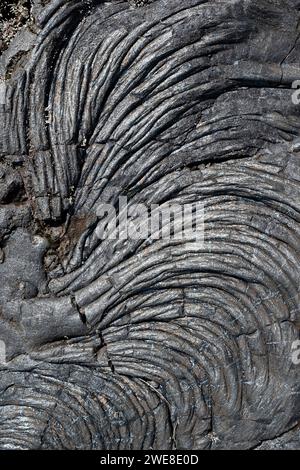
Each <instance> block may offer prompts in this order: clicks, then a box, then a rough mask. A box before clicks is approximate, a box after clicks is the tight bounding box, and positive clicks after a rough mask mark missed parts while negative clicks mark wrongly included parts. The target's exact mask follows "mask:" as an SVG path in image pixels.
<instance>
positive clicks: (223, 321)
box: [0, 0, 300, 449]
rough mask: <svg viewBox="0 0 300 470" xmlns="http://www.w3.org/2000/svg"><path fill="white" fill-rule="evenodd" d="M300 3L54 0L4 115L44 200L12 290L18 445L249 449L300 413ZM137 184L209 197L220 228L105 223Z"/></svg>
mask: <svg viewBox="0 0 300 470" xmlns="http://www.w3.org/2000/svg"><path fill="white" fill-rule="evenodd" d="M298 3H299V2H298V1H296V0H281V1H276V2H275V1H274V0H272V1H271V0H270V1H269V0H224V1H219V0H218V1H217V0H185V1H184V2H182V0H172V1H169V0H168V1H167V0H157V1H154V2H153V3H151V4H149V5H145V6H142V7H141V8H134V7H133V6H132V5H129V4H128V2H126V1H118V2H117V1H115V2H110V3H103V2H101V1H94V2H92V1H91V2H84V1H78V0H71V1H60V0H59V1H52V2H50V4H49V5H48V7H46V8H44V10H43V13H42V14H40V16H39V18H38V20H37V24H38V25H39V32H38V34H37V36H36V41H35V43H34V46H33V47H32V48H31V49H29V50H28V51H27V52H26V60H25V62H24V63H23V65H22V66H21V67H16V68H15V69H14V70H13V71H12V73H11V76H10V77H9V78H8V86H7V95H8V99H7V101H6V103H7V104H6V110H5V113H4V114H3V122H4V136H5V139H3V141H4V143H3V150H2V155H3V158H5V159H6V161H9V159H10V158H14V159H15V158H16V156H20V158H21V157H22V159H23V163H21V166H22V175H23V178H24V182H25V191H26V194H27V196H28V197H27V198H26V200H25V201H24V202H23V206H24V207H23V209H22V210H24V211H25V209H26V208H27V209H28V210H30V214H31V215H29V216H28V217H27V219H28V221H27V222H26V223H25V226H26V227H27V229H28V234H29V235H28V234H27V235H25V232H24V223H23V222H24V218H25V219H26V217H25V215H24V214H23V219H22V221H23V222H22V223H23V226H22V227H23V228H22V229H21V228H20V225H19V226H18V228H16V227H17V223H16V224H15V226H13V227H10V234H13V233H15V234H17V235H19V239H20V237H21V238H22V237H25V238H24V239H27V238H28V237H29V238H30V237H31V236H33V234H34V237H35V238H34V240H35V245H34V250H35V251H34V253H35V255H34V258H33V259H35V260H37V259H39V260H40V264H39V267H37V266H36V265H35V267H34V272H35V273H36V272H37V270H38V272H39V275H38V276H37V278H38V279H39V280H40V279H41V278H42V277H43V276H42V274H41V273H42V272H44V274H43V275H44V277H45V279H44V281H43V285H44V290H41V289H40V287H39V286H38V289H37V292H35V293H34V292H33V293H31V295H30V294H29V295H27V296H25V297H26V298H24V296H23V297H22V298H20V299H19V300H18V302H17V301H16V300H15V299H6V301H5V304H4V302H3V305H2V307H1V309H2V313H1V315H2V319H1V323H0V332H1V334H2V336H3V335H4V334H5V335H6V338H13V347H12V351H11V355H10V359H9V361H8V362H7V364H5V365H2V366H1V369H0V376H1V381H0V383H1V386H0V446H1V448H4V449H9V448H19V449H38V448H42V449H219V448H231V449H248V448H253V447H255V446H257V445H259V443H261V442H262V441H266V440H270V439H273V438H274V437H276V436H279V435H281V434H283V433H285V432H286V431H288V430H290V429H291V428H293V427H294V426H295V425H296V424H297V422H298V421H299V414H300V398H299V392H300V380H299V379H300V367H299V366H296V365H295V364H293V362H292V360H291V347H292V344H293V342H294V341H295V340H297V339H298V338H299V319H300V316H299V300H300V298H299V293H300V268H299V266H300V249H299V248H300V244H299V240H300V184H299V182H300V154H299V149H300V146H299V143H300V140H299V137H300V133H299V131H300V121H299V107H297V106H295V105H294V104H293V102H292V98H291V96H292V90H291V84H292V82H293V81H294V80H296V79H298V78H300V69H299V65H298V64H299V54H300V48H299V47H300V46H299V41H298V39H299V28H298V22H299V19H300V14H299V10H298V7H297V5H298ZM120 195H126V196H127V198H128V200H129V204H135V203H137V202H143V203H145V204H162V203H165V202H174V201H175V202H178V201H179V202H180V203H185V202H186V203H191V202H198V201H199V202H202V203H203V204H204V206H205V242H204V244H203V246H202V247H196V248H195V249H193V248H192V247H191V245H187V244H184V243H180V242H178V241H177V242H176V243H174V241H172V240H156V241H149V240H146V241H145V240H144V241H143V240H140V241H137V240H136V241H133V240H102V241H101V240H99V238H98V237H97V236H96V227H97V223H98V219H97V207H98V206H99V203H100V202H101V203H103V202H105V203H109V204H112V205H116V204H117V201H118V198H119V196H120ZM7 210H8V209H7ZM19 210H21V209H20V208H19ZM27 219H26V220H27ZM10 220H12V219H10ZM11 223H12V222H11ZM26 224H27V225H26ZM37 227H38V229H37ZM60 229H61V232H59V230H60ZM57 232H59V235H58V236H57V238H56V241H55V243H54V244H53V233H57ZM37 233H38V235H39V237H37ZM26 237H27V238H26ZM51 237H52V238H51ZM46 238H48V239H50V242H48V245H47V246H46V245H45V239H46ZM17 239H18V237H17V236H15V239H14V240H15V241H14V242H10V241H9V240H10V239H9V240H8V242H7V251H8V252H9V253H11V256H12V257H13V251H14V250H13V248H12V247H13V246H15V245H16V246H18V242H17ZM10 243H11V244H12V245H10ZM14 243H15V245H14ZM28 243H29V242H28ZM43 243H44V244H43ZM49 243H50V246H49ZM9 250H10V251H9ZM4 251H5V250H4ZM9 253H8V256H7V258H6V259H5V262H4V264H3V265H1V266H2V268H1V269H7V272H9V269H10V268H9V262H10V259H12V258H10V257H9ZM37 253H38V254H37ZM51 257H52V258H51ZM53 259H54V261H53ZM49 260H50V261H51V262H50V261H49ZM11 262H12V261H11ZM24 263H25V265H26V266H27V267H26V269H27V270H30V269H31V268H30V266H29V264H28V262H25V261H24ZM26 263H27V264H26ZM36 263H37V261H36ZM5 266H7V267H6V268H5ZM25 271H26V270H25ZM7 276H8V275H7ZM9 279H10V278H9V276H8V277H6V281H5V282H9ZM32 279H33V277H32ZM32 282H33V281H32ZM37 284H39V283H38V282H37ZM29 290H30V289H29ZM33 290H34V289H33ZM30 292H31V291H30ZM16 302H17V307H16Z"/></svg>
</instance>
